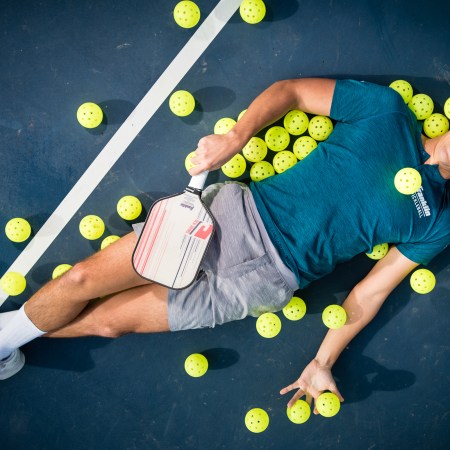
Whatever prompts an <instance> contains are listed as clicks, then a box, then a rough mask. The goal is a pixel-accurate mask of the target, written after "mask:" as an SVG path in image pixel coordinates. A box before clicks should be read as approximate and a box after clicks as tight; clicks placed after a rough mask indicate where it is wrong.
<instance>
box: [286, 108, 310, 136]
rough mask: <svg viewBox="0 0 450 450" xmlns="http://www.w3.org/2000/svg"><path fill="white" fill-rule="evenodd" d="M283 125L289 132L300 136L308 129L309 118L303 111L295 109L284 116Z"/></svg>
mask: <svg viewBox="0 0 450 450" xmlns="http://www.w3.org/2000/svg"><path fill="white" fill-rule="evenodd" d="M283 125H284V128H286V130H287V131H288V133H290V134H293V135H294V136H300V135H301V134H303V133H304V132H305V131H306V130H307V129H308V125H309V119H308V116H307V115H306V114H305V113H304V112H303V111H300V110H299V109H294V110H292V111H289V112H288V113H287V114H286V115H285V116H284V119H283Z"/></svg>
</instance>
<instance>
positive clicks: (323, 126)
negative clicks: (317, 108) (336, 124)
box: [308, 116, 333, 141]
mask: <svg viewBox="0 0 450 450" xmlns="http://www.w3.org/2000/svg"><path fill="white" fill-rule="evenodd" d="M332 131H333V122H332V121H331V119H330V118H329V117H325V116H314V117H313V118H312V119H311V120H310V121H309V125H308V132H309V135H310V136H311V137H312V138H313V139H315V140H316V141H324V140H325V139H327V138H328V136H329V135H330V134H331V132H332Z"/></svg>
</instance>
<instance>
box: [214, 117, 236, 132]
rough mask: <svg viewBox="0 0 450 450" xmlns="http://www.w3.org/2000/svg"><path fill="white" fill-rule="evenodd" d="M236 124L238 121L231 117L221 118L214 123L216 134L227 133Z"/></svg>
mask: <svg viewBox="0 0 450 450" xmlns="http://www.w3.org/2000/svg"><path fill="white" fill-rule="evenodd" d="M235 125H236V121H235V120H234V119H231V118H229V117H224V118H222V119H219V120H218V121H217V122H216V124H215V125H214V134H227V133H228V132H229V131H230V130H231V129H232V128H233V127H234V126H235Z"/></svg>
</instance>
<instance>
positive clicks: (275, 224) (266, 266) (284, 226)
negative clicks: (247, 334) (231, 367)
mask: <svg viewBox="0 0 450 450" xmlns="http://www.w3.org/2000/svg"><path fill="white" fill-rule="evenodd" d="M292 109H300V110H302V111H305V112H308V113H311V114H316V115H326V116H330V117H331V118H333V119H335V120H336V121H337V124H336V126H335V128H334V131H333V133H332V134H331V135H330V137H329V138H328V139H327V140H326V141H324V142H323V143H321V144H320V145H319V147H318V148H317V149H316V150H315V151H314V152H312V153H311V154H310V155H309V156H308V157H307V158H305V159H304V160H302V161H301V162H300V163H298V164H296V165H295V166H294V167H292V168H291V169H289V170H287V171H285V172H283V173H282V174H279V175H277V176H274V177H270V178H267V179H265V180H263V181H260V182H257V183H252V184H251V185H250V187H246V186H243V185H241V184H240V183H227V184H225V185H223V184H221V185H212V186H210V187H209V188H207V189H206V190H205V192H204V200H205V203H206V204H207V205H209V207H210V210H211V212H212V213H213V215H214V217H215V219H216V222H217V228H216V229H217V232H216V233H215V236H214V238H213V242H212V244H211V246H210V247H209V249H208V252H207V254H206V256H205V260H204V263H203V264H202V269H203V272H202V276H200V277H199V278H198V279H197V281H196V282H195V283H194V284H193V285H192V286H191V287H188V288H187V289H184V290H181V291H173V290H172V291H170V290H168V289H167V288H165V287H162V286H160V285H157V284H151V283H149V282H147V281H146V280H144V279H142V278H140V277H139V276H138V275H137V274H136V273H135V271H134V270H133V268H132V264H131V255H132V252H133V249H134V247H135V245H136V241H137V237H136V234H135V233H130V234H128V235H126V236H124V237H123V238H122V239H120V240H119V241H117V242H116V243H114V244H112V245H110V246H109V247H107V248H106V249H104V250H102V251H100V252H98V253H96V254H94V255H93V256H91V257H89V258H88V259H86V260H85V261H82V262H80V263H79V264H76V265H75V266H74V267H73V268H72V269H71V270H70V271H69V272H67V273H66V274H64V275H63V276H62V277H60V278H57V279H56V280H53V281H51V282H49V283H48V284H47V285H45V286H44V287H43V288H42V289H40V290H39V291H38V292H36V293H35V294H34V295H33V296H32V297H31V298H30V299H29V300H28V301H27V302H26V303H25V305H24V306H23V307H22V308H21V309H20V310H19V311H15V312H11V313H4V314H1V315H0V318H1V321H0V327H1V331H0V359H2V360H3V361H2V362H1V363H0V377H1V379H6V378H8V377H10V376H12V375H14V374H15V373H16V372H18V371H19V370H20V369H21V368H22V366H23V364H24V357H23V354H22V353H21V352H20V351H19V350H18V348H19V347H20V346H22V345H24V344H25V343H27V342H29V341H30V340H32V339H34V338H36V337H38V336H41V335H43V334H45V335H46V336H49V337H76V336H89V335H98V336H107V337H117V336H121V335H123V334H126V333H150V332H161V331H168V330H171V331H176V330H185V329H194V328H201V327H214V326H215V325H218V324H223V323H225V322H228V321H232V320H237V319H242V318H244V317H246V316H247V315H251V316H259V315H260V314H262V313H264V312H268V311H279V310H281V309H282V308H283V307H284V306H285V305H286V304H287V303H288V302H289V300H290V299H291V297H292V295H293V292H294V291H295V290H296V289H297V288H300V289H302V288H304V287H305V286H307V285H308V284H309V283H310V282H312V281H313V280H317V279H318V278H320V277H322V276H324V275H325V274H328V273H329V272H331V271H332V270H333V268H334V267H335V266H336V264H338V263H340V262H343V261H347V260H349V259H351V258H352V257H354V256H355V255H357V254H359V253H362V252H369V251H371V249H372V248H373V247H374V246H375V245H377V244H381V243H385V242H388V243H391V244H393V245H392V246H391V248H390V250H389V252H388V254H387V255H386V256H385V257H384V258H383V259H381V260H379V261H378V262H377V263H376V265H375V266H374V267H373V269H372V270H371V271H370V273H369V274H368V275H367V276H366V277H365V278H364V279H363V280H361V281H360V282H359V283H358V284H357V285H356V286H355V287H354V289H353V290H352V291H351V292H350V294H349V295H348V297H347V299H346V300H345V302H344V304H343V307H344V308H345V310H346V311H347V315H348V321H347V323H346V325H345V326H344V327H342V328H340V329H338V330H330V331H328V333H327V335H326V336H325V339H324V340H323V343H322V345H321V346H320V348H319V350H318V352H317V354H316V356H315V357H314V359H313V360H312V361H311V362H310V363H309V365H308V366H307V367H306V368H305V369H304V371H303V373H302V374H301V375H300V377H299V379H298V380H297V381H295V382H294V383H293V384H291V385H290V386H288V387H286V388H284V389H283V390H282V391H281V392H282V393H286V392H288V391H291V390H297V391H296V393H295V395H294V397H293V398H292V400H291V401H290V404H291V405H292V404H293V403H294V402H295V400H296V399H297V398H299V397H300V396H302V395H304V394H307V397H308V398H309V399H310V398H311V397H310V396H312V397H314V398H317V397H318V395H319V394H320V393H321V392H323V391H324V390H329V391H331V392H334V393H336V394H337V395H338V397H339V398H340V399H341V401H342V400H343V399H342V396H341V395H340V393H339V391H338V389H337V387H336V384H335V382H334V380H333V377H332V375H331V368H332V366H333V364H334V363H335V361H336V360H337V358H338V357H339V355H340V353H341V352H342V350H343V349H344V348H345V347H346V346H347V344H348V343H349V342H350V340H351V339H353V338H354V337H355V336H356V334H357V333H358V332H359V331H360V330H361V329H362V328H363V327H364V326H365V325H367V324H368V323H369V322H370V320H371V319H372V318H373V317H374V316H375V315H376V313H377V312H378V310H379V309H380V307H381V305H382V304H383V302H384V301H385V300H386V298H387V297H388V296H389V294H390V293H391V291H392V290H393V289H394V288H395V287H396V286H397V285H398V284H399V283H400V282H401V281H402V280H403V278H404V277H405V276H406V275H407V274H408V273H409V272H410V271H411V270H412V269H414V268H415V267H416V266H418V265H419V264H427V263H428V262H429V261H430V260H431V259H432V258H433V257H434V256H436V255H437V254H438V253H439V252H441V251H442V250H443V249H444V248H445V247H447V245H448V244H449V242H450V227H449V223H450V208H449V183H448V182H447V180H448V179H450V132H447V133H446V134H445V135H442V136H439V137H436V138H433V139H425V138H424V137H423V136H422V135H421V133H420V129H419V127H418V124H417V120H416V118H415V117H414V114H413V113H412V112H411V111H410V110H409V108H408V107H407V106H406V105H405V103H404V101H403V99H402V98H401V96H400V95H399V94H398V93H397V92H395V91H394V90H392V89H390V88H388V87H382V86H378V85H374V84H370V83H364V82H355V81H349V80H346V81H334V80H330V79H298V80H287V81H280V82H277V83H275V84H273V85H272V86H270V87H269V88H268V89H267V90H265V91H264V92H263V93H262V94H260V95H259V96H258V97H257V98H256V99H255V100H254V102H253V103H252V104H251V105H250V107H249V108H248V110H247V112H246V113H245V115H244V116H243V118H242V119H241V120H240V121H239V122H238V123H237V124H236V125H235V127H234V128H233V130H232V131H230V132H229V133H228V134H226V135H211V136H206V137H204V138H203V139H201V140H200V142H199V144H198V148H197V150H196V156H195V157H194V158H193V160H192V162H193V163H194V164H196V166H195V168H194V169H192V170H191V174H192V175H195V174H198V173H201V172H203V171H204V170H207V169H208V170H213V169H218V168H220V167H221V165H222V164H224V163H225V162H227V161H228V160H229V159H231V157H232V156H233V155H234V154H236V153H237V152H238V151H240V150H241V149H242V148H243V147H244V145H245V144H246V143H247V142H248V140H249V139H250V138H251V137H252V136H253V135H255V134H256V133H257V132H258V131H259V130H261V129H262V128H263V127H265V126H267V125H269V124H270V123H272V122H274V121H275V120H277V119H279V118H281V117H282V116H283V115H284V114H286V113H287V112H288V111H289V110H292ZM405 167H414V168H416V169H417V170H418V171H419V172H420V174H421V176H422V189H423V190H422V194H423V198H424V201H426V203H427V205H428V207H429V214H428V215H423V214H422V213H421V211H422V210H421V209H420V207H418V206H417V205H416V204H415V202H414V199H413V197H412V196H410V195H403V194H400V193H399V192H398V191H397V190H396V189H395V187H394V182H393V180H394V176H395V174H396V173H397V171H398V170H400V169H402V168H405Z"/></svg>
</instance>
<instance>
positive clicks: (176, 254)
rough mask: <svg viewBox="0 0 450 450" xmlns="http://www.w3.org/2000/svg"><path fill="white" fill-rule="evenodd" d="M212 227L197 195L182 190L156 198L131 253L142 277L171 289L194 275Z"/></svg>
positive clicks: (192, 279)
mask: <svg viewBox="0 0 450 450" xmlns="http://www.w3.org/2000/svg"><path fill="white" fill-rule="evenodd" d="M213 231H214V219H213V217H212V215H211V214H210V212H209V211H208V210H207V208H206V207H205V206H204V205H203V203H202V202H201V200H200V198H199V196H198V195H196V194H194V193H190V192H184V193H182V194H178V195H175V196H172V197H167V198H164V199H161V200H159V201H157V202H156V203H155V204H154V205H153V207H152V209H151V211H150V213H149V215H148V217H147V220H146V221H145V225H144V228H143V229H142V233H141V235H140V237H139V241H138V243H137V245H136V248H135V250H134V253H133V266H134V268H135V270H136V272H137V273H138V274H139V275H141V276H142V277H144V278H146V279H148V280H150V281H154V282H156V283H158V284H162V285H164V286H167V287H169V288H172V289H182V288H185V287H187V286H189V285H190V284H191V283H192V282H193V281H194V280H195V277H196V276H197V273H198V270H199V267H200V263H201V261H202V259H203V255H204V254H205V252H206V249H207V248H208V244H209V242H210V240H211V237H212V235H213Z"/></svg>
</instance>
